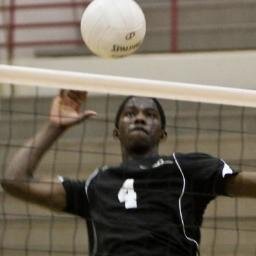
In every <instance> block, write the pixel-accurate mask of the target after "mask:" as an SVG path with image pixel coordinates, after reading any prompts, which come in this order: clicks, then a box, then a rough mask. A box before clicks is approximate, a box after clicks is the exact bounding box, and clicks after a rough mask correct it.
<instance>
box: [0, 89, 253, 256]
mask: <svg viewBox="0 0 256 256" xmlns="http://www.w3.org/2000/svg"><path fill="white" fill-rule="evenodd" d="M85 99H86V94H85V93H81V92H73V91H62V92H61V94H60V95H59V96H57V97H56V98H55V99H54V101H53V105H52V108H51V114H50V121H49V123H48V124H47V125H46V126H45V127H43V128H42V129H41V130H40V131H39V132H38V134H37V135H36V136H35V137H34V138H31V139H30V140H28V141H27V142H26V144H25V146H24V147H23V148H21V149H20V150H19V151H18V152H17V153H16V154H15V155H14V157H13V159H12V160H11V161H10V164H9V167H8V169H7V171H6V178H7V179H6V180H5V181H3V182H2V186H3V188H4V189H5V190H6V191H7V192H9V193H10V194H11V195H13V196H15V197H17V198H21V199H24V200H27V201H30V202H33V203H37V204H39V205H42V206H46V207H48V208H50V209H54V210H57V211H65V212H68V213H71V214H75V215H78V216H81V217H82V218H84V219H85V220H86V221H87V224H88V232H89V244H90V255H98V256H100V255H106V256H115V255H118V256H120V255H122V256H130V255H136V256H139V255H143V256H146V255H152V256H155V255H157V256H159V255H161V256H165V255H166V256H167V255H168V256H183V255H184V256H185V255H186V256H188V255H191V256H192V255H196V254H197V252H198V250H199V243H200V225H201V223H202V218H203V213H204V211H205V208H206V207H207V204H208V203H209V202H210V201H211V200H213V199H214V198H215V197H216V196H218V195H226V196H241V197H243V196H246V197H256V176H255V174H252V173H246V172H239V173H238V172H235V171H233V170H232V169H231V168H230V167H229V166H228V165H227V164H226V163H225V162H224V161H223V160H221V159H218V158H215V157H212V156H209V155H207V154H201V153H191V154H181V153H173V154H169V152H167V155H166V156H162V155H159V153H158V147H159V143H160V142H161V141H162V140H164V139H165V138H166V136H167V134H166V131H165V125H166V120H165V114H164V111H163V109H162V107H161V105H160V104H159V102H158V101H157V100H156V99H152V98H140V97H128V98H126V100H125V101H124V102H123V103H122V104H121V106H120V108H119V110H118V112H117V115H116V121H115V129H114V132H113V135H114V137H115V138H117V139H118V140H119V141H120V146H121V152H122V163H120V164H117V165H116V166H113V167H106V166H105V167H100V168H98V169H96V170H95V171H94V172H93V173H92V175H91V176H90V177H88V178H87V179H86V180H84V181H74V180H70V179H68V178H63V177H56V178H55V180H45V179H42V178H36V177H35V174H34V172H35V169H36V167H37V165H38V163H39V161H40V159H41V157H42V156H43V155H44V153H45V152H46V151H47V150H48V149H49V147H50V146H51V145H52V144H53V142H54V141H56V139H57V138H58V137H59V136H60V135H61V134H62V133H63V132H64V131H66V130H67V129H68V128H70V127H72V126H74V125H75V124H78V123H80V122H82V121H84V120H86V119H87V118H90V117H93V116H95V115H96V113H95V112H94V111H85V112H80V105H81V103H82V102H83V101H84V100H85ZM35 181H36V182H35ZM43 181H49V182H43ZM49 199H50V200H49Z"/></svg>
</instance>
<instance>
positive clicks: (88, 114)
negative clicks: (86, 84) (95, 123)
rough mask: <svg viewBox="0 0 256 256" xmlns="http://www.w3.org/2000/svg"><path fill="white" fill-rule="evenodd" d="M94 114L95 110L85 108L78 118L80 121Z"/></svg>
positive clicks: (95, 113) (95, 114)
mask: <svg viewBox="0 0 256 256" xmlns="http://www.w3.org/2000/svg"><path fill="white" fill-rule="evenodd" d="M95 116H97V112H95V111H93V110H86V111H84V112H82V113H81V114H80V118H79V119H80V121H83V120H86V119H88V118H91V117H95Z"/></svg>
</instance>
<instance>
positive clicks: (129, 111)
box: [124, 110, 134, 117]
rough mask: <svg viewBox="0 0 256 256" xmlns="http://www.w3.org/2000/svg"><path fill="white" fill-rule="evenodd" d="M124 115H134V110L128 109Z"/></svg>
mask: <svg viewBox="0 0 256 256" xmlns="http://www.w3.org/2000/svg"><path fill="white" fill-rule="evenodd" d="M124 116H126V117H133V116H134V112H133V111H132V110H128V111H125V112H124Z"/></svg>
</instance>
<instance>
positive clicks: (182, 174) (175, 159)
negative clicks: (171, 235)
mask: <svg viewBox="0 0 256 256" xmlns="http://www.w3.org/2000/svg"><path fill="white" fill-rule="evenodd" d="M173 159H174V161H175V163H176V165H177V167H178V169H179V171H180V173H181V176H182V180H183V186H182V192H181V194H180V197H179V212H180V220H181V224H182V229H183V234H184V236H185V237H186V239H187V240H189V241H190V242H193V243H195V244H196V246H197V249H198V251H199V244H198V243H197V241H196V240H195V239H193V238H190V237H189V236H187V234H186V229H185V224H184V220H183V214H182V206H181V201H182V198H183V196H184V192H185V188H186V179H185V176H184V173H183V171H182V168H181V166H180V164H179V162H178V160H177V158H176V156H175V153H173Z"/></svg>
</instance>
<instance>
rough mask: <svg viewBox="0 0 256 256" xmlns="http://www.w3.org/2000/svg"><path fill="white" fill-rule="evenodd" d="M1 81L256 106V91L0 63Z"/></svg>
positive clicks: (4, 82) (24, 84)
mask: <svg viewBox="0 0 256 256" xmlns="http://www.w3.org/2000/svg"><path fill="white" fill-rule="evenodd" d="M0 83H2V84H14V85H23V86H39V87H49V88H57V89H69V90H82V91H88V92H94V93H109V94H113V95H134V96H144V97H155V98H162V99H172V100H182V101H190V102H201V103H211V104H223V105H234V106H244V107H256V91H255V90H250V89H238V88H229V87H220V86H212V85H200V84H190V83H179V82H169V81H161V80H149V79H139V78H131V77H121V76H111V75H99V74H89V73H82V72H73V71H62V70H52V69H42V68H31V67H22V66H12V65H0Z"/></svg>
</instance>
